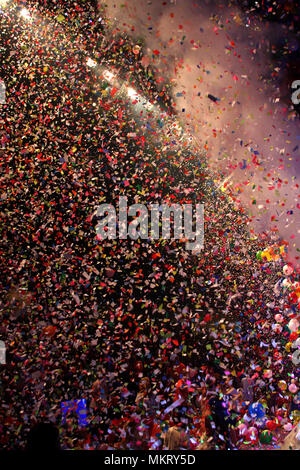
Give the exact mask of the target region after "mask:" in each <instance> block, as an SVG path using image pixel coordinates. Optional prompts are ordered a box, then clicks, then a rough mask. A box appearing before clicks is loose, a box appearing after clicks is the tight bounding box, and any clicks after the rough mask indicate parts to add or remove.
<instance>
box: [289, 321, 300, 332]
mask: <svg viewBox="0 0 300 470" xmlns="http://www.w3.org/2000/svg"><path fill="white" fill-rule="evenodd" d="M288 327H289V329H290V330H291V331H293V332H296V331H298V329H299V322H298V320H296V318H292V319H291V320H290V321H289V324H288Z"/></svg>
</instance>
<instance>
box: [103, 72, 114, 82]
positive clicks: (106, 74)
mask: <svg viewBox="0 0 300 470" xmlns="http://www.w3.org/2000/svg"><path fill="white" fill-rule="evenodd" d="M103 77H104V78H105V79H106V80H107V81H108V82H111V81H112V80H113V79H114V78H115V76H114V74H113V73H111V72H109V70H104V72H103Z"/></svg>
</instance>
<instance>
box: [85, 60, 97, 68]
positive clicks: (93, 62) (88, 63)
mask: <svg viewBox="0 0 300 470" xmlns="http://www.w3.org/2000/svg"><path fill="white" fill-rule="evenodd" d="M86 65H87V66H88V67H96V66H97V62H96V61H95V60H93V59H88V60H87V63H86Z"/></svg>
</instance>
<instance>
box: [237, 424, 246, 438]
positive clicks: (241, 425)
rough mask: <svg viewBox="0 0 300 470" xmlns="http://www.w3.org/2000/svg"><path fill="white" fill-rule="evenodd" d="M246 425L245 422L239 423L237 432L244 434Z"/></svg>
mask: <svg viewBox="0 0 300 470" xmlns="http://www.w3.org/2000/svg"><path fill="white" fill-rule="evenodd" d="M247 429H248V428H247V425H246V424H245V423H241V424H239V425H238V430H239V434H240V436H245V435H246V431H247Z"/></svg>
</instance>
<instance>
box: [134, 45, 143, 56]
mask: <svg viewBox="0 0 300 470" xmlns="http://www.w3.org/2000/svg"><path fill="white" fill-rule="evenodd" d="M140 50H141V48H140V46H138V45H136V46H134V47H133V49H132V52H133V53H134V54H135V55H138V53H139V52H140Z"/></svg>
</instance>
